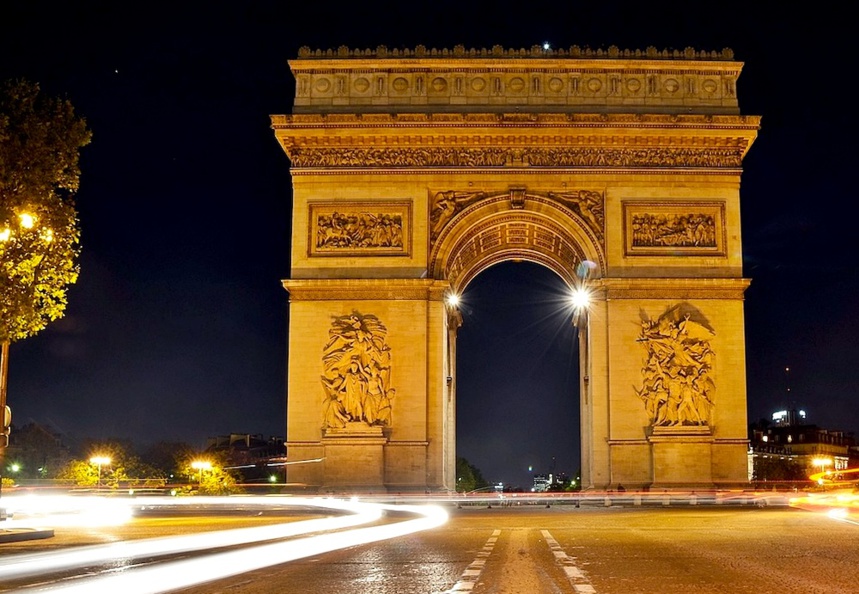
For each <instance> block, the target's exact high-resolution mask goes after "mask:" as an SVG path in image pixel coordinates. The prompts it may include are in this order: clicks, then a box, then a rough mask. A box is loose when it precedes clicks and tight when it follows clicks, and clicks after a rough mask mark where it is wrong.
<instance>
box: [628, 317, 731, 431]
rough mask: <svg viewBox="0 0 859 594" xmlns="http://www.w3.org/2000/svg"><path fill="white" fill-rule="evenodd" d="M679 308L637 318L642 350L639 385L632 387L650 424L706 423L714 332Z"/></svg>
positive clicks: (710, 401) (711, 390) (711, 385)
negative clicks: (711, 341)
mask: <svg viewBox="0 0 859 594" xmlns="http://www.w3.org/2000/svg"><path fill="white" fill-rule="evenodd" d="M680 311H681V310H680V308H679V307H674V308H672V309H670V310H668V311H667V312H666V313H664V314H663V315H662V316H660V318H659V319H658V320H642V322H641V334H640V336H639V338H638V342H640V343H641V344H642V346H643V347H644V348H645V350H646V352H647V357H646V360H645V366H644V367H643V368H642V370H641V373H642V376H643V381H642V387H641V389H640V390H639V389H637V388H634V389H635V391H636V393H637V394H638V397H639V398H641V400H642V401H643V402H644V408H645V410H646V411H647V415H648V417H649V419H650V424H651V425H652V426H654V427H660V426H668V427H674V426H690V425H691V426H706V425H709V424H710V414H711V410H712V408H713V395H714V393H715V385H714V383H713V380H712V378H711V377H710V371H711V370H712V365H713V359H714V357H715V354H714V353H713V350H712V349H711V348H710V339H711V338H712V337H713V336H714V335H715V333H714V332H713V331H712V330H711V329H710V328H708V327H707V326H705V325H704V324H703V323H699V322H695V321H693V320H692V312H690V311H687V312H686V313H683V314H682V315H681V313H680Z"/></svg>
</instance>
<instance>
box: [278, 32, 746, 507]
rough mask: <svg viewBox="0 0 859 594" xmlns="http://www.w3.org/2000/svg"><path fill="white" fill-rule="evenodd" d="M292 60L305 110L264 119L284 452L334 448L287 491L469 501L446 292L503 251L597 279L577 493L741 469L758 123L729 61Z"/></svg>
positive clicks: (584, 337) (524, 54) (432, 56)
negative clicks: (273, 197) (751, 168)
mask: <svg viewBox="0 0 859 594" xmlns="http://www.w3.org/2000/svg"><path fill="white" fill-rule="evenodd" d="M290 66H291V68H292V70H293V73H294V75H295V76H296V81H297V83H296V98H295V107H294V111H293V113H292V114H290V115H275V116H272V127H273V129H274V132H275V136H276V138H277V140H278V141H279V142H280V144H281V146H282V147H283V149H284V151H285V152H286V154H287V156H288V157H289V159H290V161H291V165H292V179H293V221H292V223H293V227H292V228H293V241H292V253H291V275H290V279H288V280H285V281H284V287H285V288H286V289H287V290H288V291H289V293H290V328H289V347H290V348H289V378H288V406H287V448H288V455H289V457H290V459H291V460H302V459H313V458H324V462H323V463H321V464H307V465H302V464H298V465H295V466H291V467H289V468H290V470H289V473H290V476H289V480H290V481H291V482H302V483H306V484H309V485H313V486H317V487H319V488H320V489H323V490H325V489H330V490H336V489H349V490H355V489H367V490H384V489H388V490H397V491H399V490H413V489H417V490H426V489H429V490H443V489H453V488H454V484H455V450H456V448H455V423H456V419H455V402H456V370H455V360H456V356H455V353H456V350H455V349H456V329H457V328H458V324H459V323H460V320H461V318H459V317H458V312H456V310H455V308H454V307H452V306H450V305H448V304H447V303H446V302H445V297H446V296H447V295H451V294H454V295H455V294H457V293H459V292H461V291H462V290H463V289H464V287H465V286H466V285H467V284H468V282H469V281H470V280H471V279H473V278H474V277H475V276H476V275H477V274H479V273H480V272H481V271H482V270H484V269H486V268H487V267H489V266H491V265H492V264H495V263H497V262H500V261H504V260H510V259H520V260H526V261H531V262H536V263H539V264H542V265H544V266H547V267H549V268H550V269H552V270H553V271H555V272H556V273H557V274H558V275H559V276H560V277H561V278H562V279H564V280H565V281H566V282H568V283H569V284H570V285H571V286H574V285H577V284H581V279H580V277H579V276H578V275H577V270H580V269H581V266H582V265H583V263H587V265H588V267H589V268H590V270H591V274H590V275H589V278H588V280H587V285H588V288H589V289H590V290H591V291H592V292H593V294H594V296H595V302H594V303H593V305H592V306H591V308H590V310H589V312H588V314H587V315H586V316H585V317H584V318H583V319H582V320H581V321H580V323H581V332H580V339H581V341H582V346H583V348H582V349H581V352H582V357H583V360H582V362H581V363H582V365H581V369H582V378H581V393H582V396H581V410H582V469H583V477H582V479H583V483H584V485H585V486H586V487H592V488H602V487H608V486H612V485H617V484H623V485H624V486H626V487H627V488H629V487H634V486H642V487H643V486H687V485H696V486H712V485H720V484H736V483H740V482H743V481H744V480H745V477H746V458H745V456H746V447H747V436H746V392H745V389H746V388H745V343H744V326H743V292H744V290H745V288H746V286H747V285H748V281H747V280H746V279H743V278H742V241H741V239H742V238H741V233H740V203H739V189H740V174H741V164H742V159H743V157H744V156H745V154H746V152H747V151H748V149H749V147H750V146H751V144H752V142H753V141H754V139H755V137H756V135H757V130H758V128H759V123H760V121H759V118H758V117H756V116H744V115H740V114H739V110H738V104H737V98H736V92H735V89H736V80H737V77H738V76H739V73H740V70H741V67H742V64H741V63H739V62H735V61H733V60H732V55H731V54H730V53H729V52H724V51H723V52H720V53H716V52H712V53H707V52H696V51H692V50H687V51H685V52H682V53H680V54H676V53H670V54H669V53H661V52H655V50H654V51H649V50H648V51H644V52H637V53H636V52H622V51H619V50H615V51H613V52H608V53H605V54H602V55H597V54H595V53H593V52H590V53H583V52H582V51H581V50H579V51H578V53H577V52H576V51H574V49H573V48H571V49H570V50H569V51H564V52H553V53H546V52H544V53H539V52H537V51H536V50H530V51H526V50H519V51H512V50H502V49H500V48H493V50H479V51H478V50H469V51H466V50H463V49H455V50H451V51H447V53H444V51H442V52H439V51H437V50H421V48H418V49H416V50H412V51H399V52H396V53H394V52H388V51H387V50H384V51H382V49H381V48H380V49H377V50H376V51H374V52H369V51H367V52H359V51H353V50H345V49H340V50H336V51H329V52H321V51H316V52H312V51H309V50H302V52H301V54H300V58H299V59H298V60H293V61H291V62H290ZM599 77H602V78H599ZM515 79H521V81H522V84H523V87H522V89H519V83H516V82H515ZM556 79H557V81H561V82H556ZM574 79H577V80H578V82H577V83H576V84H577V85H578V90H579V93H578V94H576V93H573V91H572V89H573V88H574V87H573V86H572V85H573V82H572V81H573V80H574ZM597 79H598V80H599V81H601V82H600V85H601V86H599V88H597V84H596V83H591V81H592V80H597ZM359 80H366V82H367V85H368V86H367V88H366V89H364V84H363V83H360V84H359ZM478 80H484V82H485V83H486V84H485V87H483V86H481V84H480V83H477V82H475V81H478ZM496 80H498V81H500V82H499V83H497V84H496V82H495V81H496ZM636 80H638V81H639V82H640V86H638V87H636V84H634V82H633V81H636ZM669 80H673V81H675V82H676V83H677V87H676V88H675V87H674V84H670V85H668V81H669ZM323 81H326V82H323ZM418 81H421V82H420V83H419V82H418ZM457 81H459V82H457ZM612 81H615V82H612ZM654 81H655V82H654ZM708 81H712V83H713V84H710V83H709V82H708ZM666 85H667V86H666ZM714 85H715V86H714ZM359 87H360V88H359ZM477 87H480V90H479V92H478V90H477ZM633 87H635V88H636V91H635V93H633V92H632V89H633ZM484 89H488V90H487V91H485V92H484ZM611 89H615V92H609V91H610V90H611ZM672 89H673V90H672ZM496 91H497V92H496ZM639 91H640V92H641V93H642V95H641V96H640V97H639V96H638V95H637V94H636V93H638V92H639ZM350 315H352V316H354V329H350V328H348V327H347V326H346V325H344V326H343V328H341V329H340V330H338V331H336V332H334V333H332V331H331V327H332V320H334V319H341V320H348V319H349V316H350ZM365 316H370V318H368V319H371V320H378V322H379V323H380V324H382V325H383V326H384V329H385V330H384V341H385V348H380V347H379V344H380V343H379V341H378V340H377V339H378V334H379V332H376V333H375V335H376V337H375V339H374V338H373V337H374V331H373V328H372V327H370V326H368V325H367V324H363V325H362V322H361V320H362V319H364V317H365ZM374 323H375V322H374ZM344 324H345V322H344ZM644 329H646V331H645V330H644ZM701 333H704V334H706V337H705V338H706V340H704V338H695V335H696V334H701ZM334 340H339V341H342V348H340V347H341V345H340V344H337V345H335V346H336V347H337V349H336V350H337V352H338V354H337V355H335V356H336V357H337V360H332V359H331V357H328V358H327V359H326V361H325V362H323V357H325V356H326V355H324V351H325V348H326V345H328V344H329V343H330V342H331V341H334ZM373 340H376V341H375V342H373ZM644 343H647V344H646V345H645V347H647V348H643V344H644ZM325 352H327V351H325ZM379 402H384V403H385V404H383V405H381V406H380V405H379V404H378V403H379ZM362 403H363V404H362ZM387 403H390V418H388V417H387V416H386V415H387V411H388V408H387ZM362 406H367V407H369V414H364V411H363V409H361V407H362ZM379 409H381V410H382V413H381V415H379V414H377V413H378V412H379ZM326 411H328V412H327V413H326ZM348 411H351V412H348ZM326 414H327V415H328V416H326ZM361 415H363V417H361V418H363V419H364V421H363V426H361V427H359V426H357V425H354V424H352V423H353V421H354V419H355V418H357V417H359V416H361ZM368 419H369V420H368ZM347 421H348V422H347ZM340 425H343V426H342V427H341V426H340ZM365 427H366V429H365ZM359 429H360V430H359Z"/></svg>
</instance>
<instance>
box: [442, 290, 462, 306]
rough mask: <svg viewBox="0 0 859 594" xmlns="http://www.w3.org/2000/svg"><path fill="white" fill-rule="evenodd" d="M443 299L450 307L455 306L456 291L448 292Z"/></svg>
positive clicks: (457, 303) (456, 300)
mask: <svg viewBox="0 0 859 594" xmlns="http://www.w3.org/2000/svg"><path fill="white" fill-rule="evenodd" d="M445 301H446V302H447V304H448V305H449V306H450V307H456V306H457V305H459V295H457V294H456V293H448V294H447V297H446V299H445Z"/></svg>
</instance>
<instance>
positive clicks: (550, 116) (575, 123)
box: [270, 113, 761, 130]
mask: <svg viewBox="0 0 859 594" xmlns="http://www.w3.org/2000/svg"><path fill="white" fill-rule="evenodd" d="M270 117H271V123H272V128H273V129H275V130H278V129H281V128H289V129H300V128H304V127H308V128H315V127H318V126H326V127H337V128H373V127H379V126H381V127H384V128H396V127H408V126H420V127H421V128H424V127H442V128H443V127H455V128H468V127H482V126H499V125H501V126H503V125H505V124H507V125H523V124H524V125H527V126H528V127H529V128H532V127H539V126H544V127H546V126H551V127H556V126H564V127H570V128H574V127H587V128H593V127H601V126H618V125H627V127H635V128H649V127H658V128H665V127H696V128H697V127H701V126H706V127H707V128H710V129H715V128H720V127H727V128H730V129H734V128H738V127H739V128H748V129H754V130H757V129H758V128H759V127H760V121H761V117H760V116H755V115H722V114H684V113H664V114H660V113H294V114H275V115H271V116H270Z"/></svg>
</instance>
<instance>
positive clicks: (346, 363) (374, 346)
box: [322, 311, 395, 429]
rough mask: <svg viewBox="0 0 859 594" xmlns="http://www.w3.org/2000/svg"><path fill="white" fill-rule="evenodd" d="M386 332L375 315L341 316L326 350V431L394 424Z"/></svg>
mask: <svg viewBox="0 0 859 594" xmlns="http://www.w3.org/2000/svg"><path fill="white" fill-rule="evenodd" d="M387 334H388V330H387V328H385V326H384V325H383V324H382V323H381V322H380V321H379V318H377V317H376V316H374V315H362V314H361V313H359V312H357V311H353V312H352V313H351V314H348V315H343V316H338V317H336V318H334V321H333V322H332V323H331V328H330V329H329V330H328V336H329V340H328V344H326V345H325V348H324V349H323V352H322V365H323V369H324V372H323V374H322V387H323V389H324V391H325V400H324V403H323V425H322V426H323V428H335V429H339V428H343V427H346V425H347V424H348V423H364V424H366V425H377V426H388V425H390V424H391V399H392V398H393V397H394V393H395V390H394V389H393V388H392V387H391V349H390V347H389V346H388V344H387V342H386V337H387Z"/></svg>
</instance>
